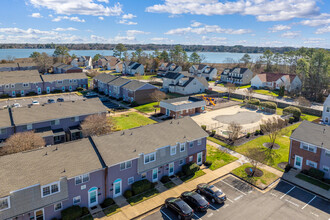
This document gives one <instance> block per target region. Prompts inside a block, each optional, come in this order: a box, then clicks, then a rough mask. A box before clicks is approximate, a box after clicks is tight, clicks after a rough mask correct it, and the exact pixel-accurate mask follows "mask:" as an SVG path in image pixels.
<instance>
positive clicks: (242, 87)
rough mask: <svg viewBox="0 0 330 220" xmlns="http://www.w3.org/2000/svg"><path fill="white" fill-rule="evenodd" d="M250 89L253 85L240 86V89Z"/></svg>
mask: <svg viewBox="0 0 330 220" xmlns="http://www.w3.org/2000/svg"><path fill="white" fill-rule="evenodd" d="M250 87H251V85H245V86H239V88H240V89H248V88H250Z"/></svg>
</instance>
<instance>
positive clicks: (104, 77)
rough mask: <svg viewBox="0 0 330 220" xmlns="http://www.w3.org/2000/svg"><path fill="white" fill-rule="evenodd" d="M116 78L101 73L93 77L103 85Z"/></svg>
mask: <svg viewBox="0 0 330 220" xmlns="http://www.w3.org/2000/svg"><path fill="white" fill-rule="evenodd" d="M116 78H118V76H114V75H111V74H108V73H102V74H99V75H97V76H95V77H94V79H97V80H99V81H101V82H103V83H108V82H110V81H112V80H114V79H116Z"/></svg>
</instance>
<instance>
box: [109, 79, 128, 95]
mask: <svg viewBox="0 0 330 220" xmlns="http://www.w3.org/2000/svg"><path fill="white" fill-rule="evenodd" d="M130 81H131V80H129V79H126V78H122V77H118V78H116V79H114V80H112V81H110V82H108V88H109V96H110V97H113V98H116V99H121V98H123V86H124V85H126V84H127V83H129V82H130Z"/></svg>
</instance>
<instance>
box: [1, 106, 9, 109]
mask: <svg viewBox="0 0 330 220" xmlns="http://www.w3.org/2000/svg"><path fill="white" fill-rule="evenodd" d="M9 107H10V106H9V105H4V106H2V109H7V108H9Z"/></svg>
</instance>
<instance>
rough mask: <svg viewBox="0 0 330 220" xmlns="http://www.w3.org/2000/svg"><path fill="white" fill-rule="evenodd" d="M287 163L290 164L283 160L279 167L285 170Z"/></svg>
mask: <svg viewBox="0 0 330 220" xmlns="http://www.w3.org/2000/svg"><path fill="white" fill-rule="evenodd" d="M286 165H288V163H287V162H281V163H279V164H277V166H278V167H279V168H281V169H283V170H284V169H285V167H286Z"/></svg>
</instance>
